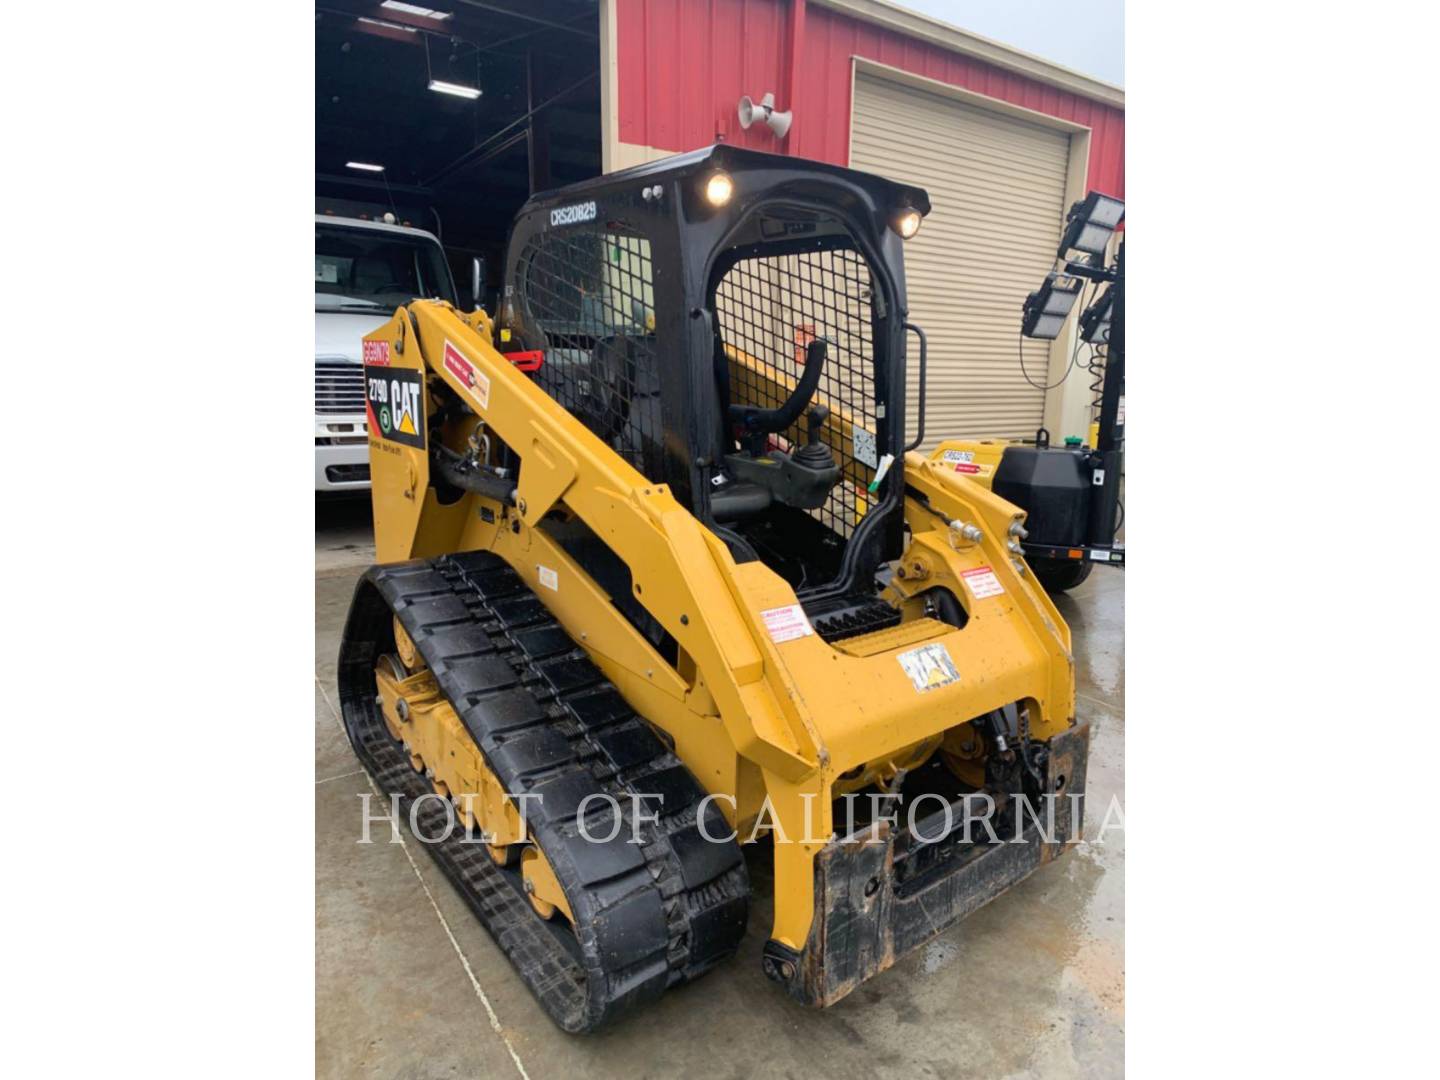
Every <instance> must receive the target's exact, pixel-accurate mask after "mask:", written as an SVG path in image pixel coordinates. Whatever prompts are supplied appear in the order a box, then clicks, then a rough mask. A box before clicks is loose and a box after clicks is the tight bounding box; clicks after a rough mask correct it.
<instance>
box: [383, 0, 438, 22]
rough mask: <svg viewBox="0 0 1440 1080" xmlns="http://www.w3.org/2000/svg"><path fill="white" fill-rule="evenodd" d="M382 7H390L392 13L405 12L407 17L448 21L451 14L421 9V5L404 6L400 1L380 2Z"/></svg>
mask: <svg viewBox="0 0 1440 1080" xmlns="http://www.w3.org/2000/svg"><path fill="white" fill-rule="evenodd" d="M380 6H381V7H388V8H389V9H390V10H391V11H403V12H405V13H406V14H407V15H419V16H422V17H423V18H426V19H448V18H450V12H448V11H435V10H434V9H432V8H427V7H421V6H420V5H419V4H402V3H401V2H400V0H380Z"/></svg>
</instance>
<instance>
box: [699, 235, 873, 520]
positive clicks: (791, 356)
mask: <svg viewBox="0 0 1440 1080" xmlns="http://www.w3.org/2000/svg"><path fill="white" fill-rule="evenodd" d="M715 316H716V321H717V322H718V324H719V327H720V336H721V340H722V341H723V343H724V346H725V353H726V356H727V357H728V359H729V364H730V399H731V402H732V403H733V404H736V405H756V406H759V407H761V408H775V407H777V406H779V405H780V404H782V403H783V402H784V400H785V398H786V397H788V396H789V393H790V391H791V390H792V389H793V388H794V386H795V384H796V382H797V381H798V380H799V379H800V375H801V373H802V372H803V370H804V365H805V349H806V346H807V345H809V343H810V342H811V341H813V340H815V338H817V337H818V338H824V339H825V341H826V342H828V343H829V344H828V350H827V354H826V359H825V368H824V372H823V374H822V375H821V377H820V385H819V386H818V388H817V389H816V391H815V396H814V397H813V398H812V399H811V401H810V405H811V406H812V407H813V406H815V405H826V406H828V407H829V409H830V419H829V420H828V421H827V422H826V424H825V427H824V428H823V429H822V431H821V438H822V440H823V441H824V442H825V443H827V444H828V445H829V447H830V449H831V451H832V452H833V453H834V455H835V460H836V462H837V463H838V464H839V465H840V467H841V470H842V475H841V480H840V482H839V483H838V484H836V485H835V486H834V487H833V488H832V489H831V490H830V496H829V498H828V499H827V500H826V502H825V505H824V506H822V507H820V509H818V510H812V511H810V513H811V514H812V515H813V516H814V517H815V518H816V519H818V520H819V521H820V522H821V523H822V524H823V525H825V526H826V527H828V528H829V529H831V530H832V531H833V532H835V533H836V534H837V535H839V536H841V537H846V538H848V537H849V536H850V534H851V533H852V532H853V531H854V529H855V526H856V525H857V524H858V523H859V521H860V519H861V518H863V517H864V516H865V514H866V513H867V511H868V510H869V508H870V502H871V496H869V495H868V494H867V493H866V491H865V487H866V485H867V484H869V482H870V481H871V480H872V479H874V476H875V467H876V465H877V464H878V462H877V460H876V450H875V447H876V445H877V443H878V438H877V436H878V435H879V423H880V421H881V420H882V419H883V417H884V410H883V408H882V407H881V406H880V403H879V402H877V400H876V396H875V375H874V356H875V353H874V345H873V341H872V333H873V330H872V327H873V320H874V318H875V311H874V283H873V281H872V279H871V276H870V268H869V267H868V266H867V265H866V263H865V260H864V258H863V257H862V256H861V255H860V253H859V252H857V251H855V250H853V249H848V248H843V249H834V250H826V251H808V252H803V253H800V254H794V255H766V256H760V257H757V258H751V259H743V260H741V261H740V262H737V263H736V264H735V265H734V266H732V267H731V268H730V269H729V270H728V271H726V273H725V276H724V277H722V278H721V279H720V282H719V284H718V285H717V286H716V288H715ZM807 412H808V409H807ZM805 439H806V418H805V416H803V415H802V417H801V419H800V421H799V422H798V423H796V424H795V425H794V426H793V427H792V428H790V430H788V431H786V432H785V433H784V434H783V435H782V436H777V437H775V445H776V446H777V447H778V448H779V449H782V450H791V449H794V448H795V447H797V446H800V445H802V444H803V443H804V442H805ZM857 451H858V452H857Z"/></svg>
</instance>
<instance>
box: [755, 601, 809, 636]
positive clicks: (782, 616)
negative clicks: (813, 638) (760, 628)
mask: <svg viewBox="0 0 1440 1080" xmlns="http://www.w3.org/2000/svg"><path fill="white" fill-rule="evenodd" d="M760 617H761V618H762V619H764V620H765V629H766V630H769V631H770V640H771V641H773V642H775V644H776V645H779V644H780V643H781V642H782V641H793V640H795V638H802V637H808V636H810V635H811V634H813V633H815V630H814V629H813V628H812V627H811V626H810V620H809V619H807V618H806V617H805V610H804V609H803V608H802V607H801V606H800V605H799V604H790V605H788V606H787V607H777V608H771V609H770V610H769V611H762V612H761V613H760Z"/></svg>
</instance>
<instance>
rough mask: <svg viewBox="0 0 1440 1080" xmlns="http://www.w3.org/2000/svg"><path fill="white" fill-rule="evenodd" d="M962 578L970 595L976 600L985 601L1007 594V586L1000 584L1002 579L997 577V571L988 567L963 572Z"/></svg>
mask: <svg viewBox="0 0 1440 1080" xmlns="http://www.w3.org/2000/svg"><path fill="white" fill-rule="evenodd" d="M960 577H961V578H963V579H964V581H965V587H966V588H967V589H969V590H970V595H971V596H973V597H975V599H976V600H984V599H985V598H986V597H987V596H1000V595H1001V594H1002V593H1004V592H1005V586H1003V585H1001V584H1000V579H999V578H997V577H996V576H995V571H994V570H991V569H990V567H988V566H977V567H975V569H973V570H962V571H960Z"/></svg>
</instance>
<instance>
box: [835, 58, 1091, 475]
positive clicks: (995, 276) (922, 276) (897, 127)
mask: <svg viewBox="0 0 1440 1080" xmlns="http://www.w3.org/2000/svg"><path fill="white" fill-rule="evenodd" d="M853 138H854V142H853V144H852V146H851V159H850V160H851V164H852V165H853V166H854V167H855V168H857V169H864V170H866V171H867V172H874V173H880V174H883V175H885V176H889V177H892V178H894V179H897V180H904V181H907V182H909V183H913V184H918V185H919V186H921V187H923V188H925V189H926V190H927V191H929V193H930V203H931V206H932V207H933V209H932V210H931V212H930V215H929V216H928V217H926V219H925V223H924V225H923V226H921V229H920V232H919V233H918V234H917V235H916V236H915V237H914V238H913V239H911V240H909V241H907V242H906V244H905V276H906V293H907V296H908V299H909V306H910V319H911V321H912V322H914V323H917V324H918V325H919V326H920V327H921V328H922V329H924V330H925V333H926V335H927V337H928V339H929V346H930V347H929V357H928V360H929V371H928V374H927V378H926V411H925V412H926V415H925V429H926V436H927V437H926V441H925V444H924V445H923V446H922V449H924V450H928V449H930V448H931V447H933V446H934V445H935V444H936V443H937V442H939V441H940V440H941V439H947V438H957V437H987V436H994V437H1001V438H1024V437H1029V436H1032V435H1034V433H1035V429H1036V428H1038V427H1039V426H1040V424H1041V422H1042V417H1043V414H1044V409H1045V392H1044V390H1043V389H1041V388H1040V387H1043V385H1044V383H1045V381H1046V368H1047V361H1048V355H1047V349H1046V347H1045V346H1044V345H1043V344H1039V343H1036V342H1028V343H1027V344H1028V345H1029V349H1028V350H1027V356H1026V367H1027V370H1028V371H1029V373H1030V378H1031V379H1033V380H1034V381H1035V382H1036V383H1038V384H1040V387H1037V386H1034V385H1031V384H1030V383H1029V382H1027V381H1026V380H1025V378H1024V375H1023V374H1022V372H1021V369H1020V365H1019V363H1018V361H1017V357H1016V351H1015V350H1016V346H1017V343H1018V341H1019V331H1020V305H1021V303H1022V302H1023V301H1024V299H1025V295H1026V293H1028V292H1030V291H1031V290H1032V289H1034V288H1035V287H1036V285H1037V284H1038V283H1039V282H1040V281H1041V280H1043V278H1044V276H1045V273H1046V271H1048V270H1049V269H1050V267H1051V265H1052V264H1053V262H1054V258H1055V245H1056V244H1057V243H1058V242H1059V240H1060V222H1061V219H1062V217H1063V215H1064V209H1065V203H1064V199H1065V174H1066V169H1067V166H1068V164H1069V159H1070V139H1069V137H1068V136H1067V135H1065V134H1063V133H1061V132H1058V131H1056V130H1054V129H1052V128H1046V127H1040V126H1038V125H1036V124H1030V123H1026V122H1024V121H1023V120H1017V119H1013V118H1011V117H1008V116H1001V115H999V114H996V113H994V112H987V111H985V110H983V109H978V108H974V107H972V106H969V105H964V104H961V103H959V102H957V101H954V100H952V99H949V98H943V97H939V96H937V95H935V94H927V93H925V92H923V91H920V90H916V89H914V88H912V87H909V86H901V85H899V84H897V83H894V82H891V81H887V80H885V79H876V78H869V77H866V76H864V75H860V76H858V77H857V78H856V80H855V124H854V132H853ZM918 371H919V368H918V365H917V364H915V363H911V364H910V365H909V371H908V374H909V375H910V380H911V388H910V400H911V402H912V405H911V408H910V410H909V414H910V415H911V416H914V415H915V406H914V404H913V403H914V401H915V394H916V389H915V387H916V385H917V383H918ZM913 431H914V423H913V421H912V423H911V432H912V433H913Z"/></svg>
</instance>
